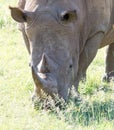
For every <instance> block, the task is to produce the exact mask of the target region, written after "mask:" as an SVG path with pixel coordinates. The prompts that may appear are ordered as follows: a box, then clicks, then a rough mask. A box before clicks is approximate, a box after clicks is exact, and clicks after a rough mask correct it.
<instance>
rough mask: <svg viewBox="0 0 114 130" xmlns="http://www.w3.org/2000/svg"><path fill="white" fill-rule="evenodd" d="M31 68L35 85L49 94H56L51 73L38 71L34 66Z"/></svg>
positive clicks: (55, 86)
mask: <svg viewBox="0 0 114 130" xmlns="http://www.w3.org/2000/svg"><path fill="white" fill-rule="evenodd" d="M31 68H32V76H33V79H34V82H35V84H36V86H37V87H40V88H41V89H42V90H43V91H44V92H45V93H47V94H49V95H50V96H54V95H55V94H58V89H57V82H56V80H55V78H54V77H53V75H51V73H40V72H38V71H37V69H36V68H35V67H31Z"/></svg>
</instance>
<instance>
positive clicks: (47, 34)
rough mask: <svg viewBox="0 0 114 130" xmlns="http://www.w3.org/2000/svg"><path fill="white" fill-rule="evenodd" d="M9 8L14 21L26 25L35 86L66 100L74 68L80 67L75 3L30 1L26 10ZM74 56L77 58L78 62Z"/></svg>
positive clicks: (50, 0)
mask: <svg viewBox="0 0 114 130" xmlns="http://www.w3.org/2000/svg"><path fill="white" fill-rule="evenodd" d="M10 9H11V15H12V18H13V19H14V20H15V21H17V22H19V23H24V24H25V32H26V35H27V38H28V40H29V44H30V57H31V69H32V75H33V79H34V82H35V84H36V87H39V88H41V89H43V90H44V91H45V92H46V93H48V94H49V95H52V96H53V95H54V94H58V95H59V96H60V97H62V98H63V99H65V100H66V99H67V97H68V90H69V88H70V87H71V86H72V84H73V82H72V81H73V80H72V72H73V69H74V65H75V66H78V57H79V55H78V54H79V53H78V51H79V46H78V44H77V43H78V42H79V39H78V35H79V34H78V31H77V30H78V29H77V30H76V29H75V26H78V22H77V21H78V20H77V19H78V13H77V10H76V8H74V6H73V4H72V2H67V3H66V2H64V1H60V0H57V1H52V0H49V1H47V2H44V0H42V1H40V0H36V2H28V4H26V5H25V9H24V10H22V9H20V8H15V7H10ZM76 36H77V37H76ZM75 44H77V45H76V46H75ZM74 56H75V57H76V59H77V60H76V62H75V63H74V61H73V58H74ZM77 68H78V67H75V69H76V70H75V71H77Z"/></svg>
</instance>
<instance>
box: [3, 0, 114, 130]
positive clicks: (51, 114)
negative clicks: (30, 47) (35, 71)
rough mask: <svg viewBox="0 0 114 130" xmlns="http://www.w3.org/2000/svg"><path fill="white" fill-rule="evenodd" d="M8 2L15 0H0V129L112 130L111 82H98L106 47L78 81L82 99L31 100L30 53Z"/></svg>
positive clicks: (113, 95)
mask: <svg viewBox="0 0 114 130" xmlns="http://www.w3.org/2000/svg"><path fill="white" fill-rule="evenodd" d="M8 5H16V2H15V0H10V1H9V0H4V1H3V0H0V130H113V129H114V83H110V84H107V83H102V82H101V77H102V76H103V74H104V59H105V49H102V50H100V51H99V53H98V55H97V56H96V58H95V60H94V61H93V63H92V64H91V66H90V67H89V69H88V72H87V73H88V76H87V81H86V82H85V83H80V94H81V99H77V100H75V99H74V98H70V99H69V101H68V104H65V103H64V102H63V103H62V104H61V109H60V108H59V107H55V105H56V104H54V102H53V101H52V100H49V101H50V102H48V101H47V100H38V101H36V102H35V104H33V103H32V102H31V99H30V97H31V93H32V91H33V81H32V76H31V72H30V68H29V66H28V63H29V55H28V54H27V50H26V48H25V46H24V44H23V40H22V37H21V34H20V32H19V31H18V30H17V24H16V23H15V22H14V21H13V20H12V19H11V17H10V12H9V9H8ZM47 104H49V107H50V109H46V107H47V106H46V105H47ZM42 108H43V109H42Z"/></svg>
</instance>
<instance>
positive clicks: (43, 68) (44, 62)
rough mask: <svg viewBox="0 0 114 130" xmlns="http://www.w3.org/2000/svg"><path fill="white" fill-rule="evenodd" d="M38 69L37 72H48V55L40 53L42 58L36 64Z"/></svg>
mask: <svg viewBox="0 0 114 130" xmlns="http://www.w3.org/2000/svg"><path fill="white" fill-rule="evenodd" d="M38 71H39V73H48V72H49V65H48V57H47V56H46V54H43V55H42V59H41V61H40V63H39V64H38Z"/></svg>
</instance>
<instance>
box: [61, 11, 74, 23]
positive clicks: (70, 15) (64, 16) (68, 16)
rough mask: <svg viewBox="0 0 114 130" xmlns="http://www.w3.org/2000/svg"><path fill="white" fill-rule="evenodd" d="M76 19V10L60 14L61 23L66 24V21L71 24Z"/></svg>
mask: <svg viewBox="0 0 114 130" xmlns="http://www.w3.org/2000/svg"><path fill="white" fill-rule="evenodd" d="M76 18H77V15H76V10H69V11H64V12H62V13H61V21H64V22H68V21H69V22H71V21H72V20H74V19H76Z"/></svg>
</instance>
